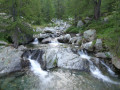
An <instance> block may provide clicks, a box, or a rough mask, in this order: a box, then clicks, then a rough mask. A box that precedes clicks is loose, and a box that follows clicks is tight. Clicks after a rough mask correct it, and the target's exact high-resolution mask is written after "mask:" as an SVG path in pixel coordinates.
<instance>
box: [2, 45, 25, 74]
mask: <svg viewBox="0 0 120 90" xmlns="http://www.w3.org/2000/svg"><path fill="white" fill-rule="evenodd" d="M23 49H25V47H23V46H20V47H19V48H18V49H15V48H13V47H11V46H9V47H5V46H0V75H3V74H9V73H12V72H15V71H20V70H21V69H22V67H21V60H22V58H21V55H22V53H23V51H22V50H23Z"/></svg>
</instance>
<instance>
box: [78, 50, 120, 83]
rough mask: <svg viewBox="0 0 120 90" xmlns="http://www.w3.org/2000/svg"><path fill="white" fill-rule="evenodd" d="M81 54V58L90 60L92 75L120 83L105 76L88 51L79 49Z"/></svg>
mask: <svg viewBox="0 0 120 90" xmlns="http://www.w3.org/2000/svg"><path fill="white" fill-rule="evenodd" d="M78 53H79V55H80V56H81V58H84V59H87V60H88V61H89V67H90V71H91V73H92V75H93V76H94V77H96V78H98V79H102V80H103V81H106V82H109V83H112V84H120V83H118V82H115V81H113V80H111V79H110V78H109V77H107V76H105V75H103V74H102V72H101V71H100V70H99V68H97V67H96V66H95V65H94V64H93V62H92V61H91V60H90V58H91V57H90V56H88V55H87V54H86V53H84V52H83V51H79V52H78Z"/></svg>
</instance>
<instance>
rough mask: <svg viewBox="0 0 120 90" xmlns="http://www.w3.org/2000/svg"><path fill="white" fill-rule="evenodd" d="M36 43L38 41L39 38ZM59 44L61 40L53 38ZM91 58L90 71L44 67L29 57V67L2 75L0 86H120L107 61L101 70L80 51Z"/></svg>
mask: <svg viewBox="0 0 120 90" xmlns="http://www.w3.org/2000/svg"><path fill="white" fill-rule="evenodd" d="M33 44H35V45H36V44H38V41H37V39H35V42H34V43H33ZM51 45H52V46H53V45H55V46H57V45H58V43H56V42H52V43H51ZM78 53H79V55H80V56H81V57H82V58H85V59H87V60H88V61H89V68H90V72H86V71H79V70H70V69H64V68H54V69H50V70H47V71H44V70H42V68H41V65H40V64H39V63H38V62H37V61H35V60H32V59H31V57H29V61H30V63H31V66H30V69H29V70H28V71H27V72H26V73H23V72H16V73H13V74H10V75H8V76H4V77H2V78H0V90H120V79H119V77H117V76H116V75H115V73H114V72H113V71H112V70H111V69H110V68H109V66H107V65H106V64H105V63H104V62H101V63H102V65H103V66H105V67H106V71H101V70H100V69H99V68H98V67H97V66H95V65H94V64H93V62H92V61H91V60H90V56H89V55H87V53H85V52H83V51H79V52H78Z"/></svg>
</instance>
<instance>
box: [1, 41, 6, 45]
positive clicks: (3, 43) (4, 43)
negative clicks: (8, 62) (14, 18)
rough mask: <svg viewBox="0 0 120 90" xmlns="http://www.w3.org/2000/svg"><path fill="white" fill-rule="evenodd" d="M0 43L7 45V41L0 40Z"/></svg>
mask: <svg viewBox="0 0 120 90" xmlns="http://www.w3.org/2000/svg"><path fill="white" fill-rule="evenodd" d="M0 44H1V45H7V44H8V43H7V42H5V41H0Z"/></svg>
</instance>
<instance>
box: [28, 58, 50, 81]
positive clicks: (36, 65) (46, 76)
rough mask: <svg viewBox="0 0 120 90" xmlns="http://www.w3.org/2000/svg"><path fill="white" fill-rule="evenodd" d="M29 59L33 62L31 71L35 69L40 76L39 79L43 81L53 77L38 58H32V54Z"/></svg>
mask: <svg viewBox="0 0 120 90" xmlns="http://www.w3.org/2000/svg"><path fill="white" fill-rule="evenodd" d="M28 60H29V61H30V64H31V71H33V73H34V74H35V75H37V76H39V79H40V80H41V81H42V82H43V83H46V82H48V81H50V79H51V78H52V77H50V76H49V74H48V72H47V71H44V70H42V68H41V65H40V64H39V63H38V61H37V60H32V59H31V56H29V58H28Z"/></svg>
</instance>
